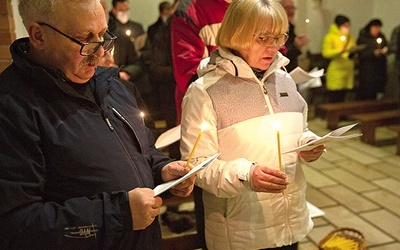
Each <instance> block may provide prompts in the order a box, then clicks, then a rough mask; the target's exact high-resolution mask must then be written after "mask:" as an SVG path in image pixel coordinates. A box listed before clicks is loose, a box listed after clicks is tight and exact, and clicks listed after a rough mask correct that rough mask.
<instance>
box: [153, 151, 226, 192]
mask: <svg viewBox="0 0 400 250" xmlns="http://www.w3.org/2000/svg"><path fill="white" fill-rule="evenodd" d="M220 154H221V153H216V154H215V155H213V156H211V157H209V158H207V159H206V160H204V161H202V162H201V163H200V164H199V165H197V166H195V167H194V168H192V169H191V170H190V171H189V172H188V173H187V174H185V175H184V176H182V177H181V178H179V179H176V180H172V181H169V182H166V183H163V184H160V185H158V186H157V187H155V188H154V189H153V191H154V196H158V195H160V194H162V193H164V192H165V191H167V190H168V189H170V188H172V187H174V186H176V185H178V184H179V183H181V182H182V181H184V180H186V179H187V178H189V177H190V176H192V175H194V174H195V173H197V172H199V171H200V170H203V169H204V168H205V167H207V166H208V165H210V164H211V163H212V162H213V161H214V160H215V159H217V157H218V156H219V155H220Z"/></svg>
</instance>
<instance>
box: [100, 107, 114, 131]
mask: <svg viewBox="0 0 400 250" xmlns="http://www.w3.org/2000/svg"><path fill="white" fill-rule="evenodd" d="M101 115H102V116H103V119H104V121H106V124H107V126H108V128H109V129H110V130H111V131H114V127H113V125H112V124H111V122H110V119H108V117H107V115H106V114H105V112H104V110H103V109H101Z"/></svg>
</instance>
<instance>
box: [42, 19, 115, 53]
mask: <svg viewBox="0 0 400 250" xmlns="http://www.w3.org/2000/svg"><path fill="white" fill-rule="evenodd" d="M38 24H39V25H44V26H47V27H49V28H50V29H52V30H54V31H56V32H57V33H59V34H61V35H63V36H64V37H66V38H68V39H69V40H71V41H72V42H74V43H76V44H79V45H80V46H81V49H80V51H79V53H80V54H81V55H82V56H90V55H93V54H94V53H96V51H97V50H98V49H99V48H100V46H102V47H103V49H104V52H107V51H109V50H111V49H112V48H113V46H114V43H115V40H116V39H117V36H116V35H114V34H113V33H111V32H110V31H109V30H106V33H107V34H108V35H109V36H110V37H111V38H110V39H107V40H106V39H105V40H104V41H101V42H81V41H79V40H77V39H75V38H73V37H72V36H69V35H67V34H65V33H64V32H62V31H61V30H59V29H57V28H55V27H53V26H52V25H50V24H48V23H44V22H39V23H38ZM108 42H110V44H108V46H107V47H108V48H105V47H104V44H105V43H108ZM91 43H92V44H93V43H97V46H96V47H95V49H94V50H93V52H92V53H90V54H85V53H82V50H83V47H85V46H86V45H89V44H91Z"/></svg>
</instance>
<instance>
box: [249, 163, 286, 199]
mask: <svg viewBox="0 0 400 250" xmlns="http://www.w3.org/2000/svg"><path fill="white" fill-rule="evenodd" d="M251 181H252V187H253V190H254V191H256V192H265V193H280V192H282V190H284V189H286V187H287V185H288V182H286V175H285V173H283V172H282V171H279V170H275V169H271V168H267V167H265V166H259V165H257V166H255V167H254V171H253V175H252V179H251Z"/></svg>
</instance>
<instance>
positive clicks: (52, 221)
mask: <svg viewBox="0 0 400 250" xmlns="http://www.w3.org/2000/svg"><path fill="white" fill-rule="evenodd" d="M18 7H19V12H20V14H21V17H22V20H23V22H24V24H25V27H26V29H27V31H28V34H29V38H20V39H18V40H16V41H15V42H14V43H13V44H12V45H11V47H10V50H11V54H12V58H13V63H12V64H11V65H10V66H9V67H8V68H6V69H5V70H4V71H3V72H2V73H1V74H0V141H1V143H0V197H1V199H2V202H1V203H0V225H1V227H0V235H1V236H0V249H151V250H153V249H161V230H160V226H159V223H158V215H159V213H160V206H161V204H162V199H161V197H159V196H155V193H154V191H153V188H154V187H155V185H158V184H161V183H163V182H167V181H170V180H173V179H176V178H179V177H180V176H182V175H184V174H186V173H187V172H188V171H189V169H190V167H191V166H189V168H188V167H187V166H186V162H184V161H173V160H172V159H170V158H168V157H166V156H165V155H164V154H163V152H161V151H160V150H158V149H156V148H155V147H154V138H153V134H152V132H151V131H150V130H149V129H147V128H146V127H145V126H144V125H143V122H142V119H141V117H140V110H139V108H138V105H137V101H136V99H135V98H134V96H133V95H132V94H131V93H130V92H129V90H128V89H127V88H126V87H125V86H124V85H123V84H122V83H121V82H120V81H119V78H118V76H117V74H118V69H117V68H105V67H100V66H98V64H99V60H100V58H101V57H103V56H104V53H105V52H106V51H109V50H110V49H111V48H112V47H113V45H114V41H115V39H116V37H115V36H114V35H113V34H112V33H111V32H109V31H108V30H107V22H106V17H105V13H104V10H103V8H102V6H101V4H100V2H99V1H98V0H79V1H78V0H65V1H50V0H48V1H43V0H20V1H19V6H18ZM193 185H194V179H193V177H191V178H189V179H187V180H186V181H185V182H183V183H181V184H178V185H177V186H175V187H173V188H172V189H170V192H171V193H172V194H174V195H178V196H188V195H189V194H190V193H191V191H192V190H193Z"/></svg>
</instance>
